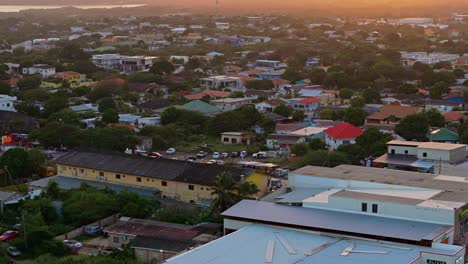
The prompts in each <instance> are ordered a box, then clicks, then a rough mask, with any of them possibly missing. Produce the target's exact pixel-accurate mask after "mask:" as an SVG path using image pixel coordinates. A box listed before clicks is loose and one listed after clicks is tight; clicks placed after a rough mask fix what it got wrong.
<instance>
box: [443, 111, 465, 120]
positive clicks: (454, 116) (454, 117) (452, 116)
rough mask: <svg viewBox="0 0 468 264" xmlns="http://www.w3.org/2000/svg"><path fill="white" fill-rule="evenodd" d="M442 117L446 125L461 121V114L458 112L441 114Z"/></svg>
mask: <svg viewBox="0 0 468 264" xmlns="http://www.w3.org/2000/svg"><path fill="white" fill-rule="evenodd" d="M442 115H443V116H444V117H445V121H447V123H452V122H460V120H463V114H462V113H460V112H454V111H451V112H445V113H442Z"/></svg>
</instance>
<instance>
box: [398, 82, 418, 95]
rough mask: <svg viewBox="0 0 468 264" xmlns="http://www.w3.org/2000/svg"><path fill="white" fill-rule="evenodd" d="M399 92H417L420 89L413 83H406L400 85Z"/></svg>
mask: <svg viewBox="0 0 468 264" xmlns="http://www.w3.org/2000/svg"><path fill="white" fill-rule="evenodd" d="M397 92H398V93H400V94H416V93H417V92H418V89H417V88H416V86H414V85H413V84H411V83H404V84H402V85H400V86H399V87H398V89H397Z"/></svg>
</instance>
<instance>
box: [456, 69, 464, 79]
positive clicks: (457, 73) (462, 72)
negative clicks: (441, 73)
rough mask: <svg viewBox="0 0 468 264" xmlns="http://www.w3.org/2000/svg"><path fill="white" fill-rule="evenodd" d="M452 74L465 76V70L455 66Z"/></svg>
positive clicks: (459, 76) (460, 76)
mask: <svg viewBox="0 0 468 264" xmlns="http://www.w3.org/2000/svg"><path fill="white" fill-rule="evenodd" d="M453 74H455V76H456V77H457V78H460V79H462V78H464V77H465V71H464V70H463V69H461V68H456V69H455V70H453Z"/></svg>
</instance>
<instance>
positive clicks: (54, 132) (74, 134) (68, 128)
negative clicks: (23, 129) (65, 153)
mask: <svg viewBox="0 0 468 264" xmlns="http://www.w3.org/2000/svg"><path fill="white" fill-rule="evenodd" d="M29 138H31V139H32V140H38V141H39V142H40V143H41V144H42V145H44V146H45V147H57V148H61V147H66V148H73V147H76V146H78V145H80V144H81V139H82V133H81V130H80V129H79V128H78V127H77V126H76V125H70V124H64V123H61V122H49V123H47V124H46V125H45V126H44V127H41V128H39V129H35V130H33V131H31V133H30V134H29Z"/></svg>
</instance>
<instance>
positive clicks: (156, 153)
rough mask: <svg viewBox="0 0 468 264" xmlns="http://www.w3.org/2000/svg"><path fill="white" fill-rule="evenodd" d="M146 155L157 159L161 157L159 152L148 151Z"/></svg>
mask: <svg viewBox="0 0 468 264" xmlns="http://www.w3.org/2000/svg"><path fill="white" fill-rule="evenodd" d="M146 156H147V157H150V158H156V159H159V158H161V157H162V155H161V154H159V153H158V152H150V153H148V154H146Z"/></svg>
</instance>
